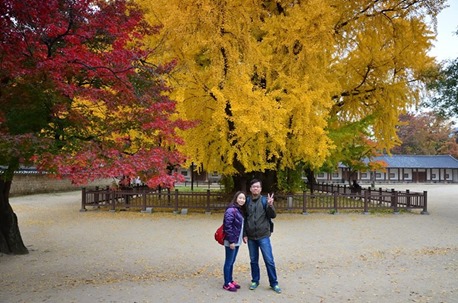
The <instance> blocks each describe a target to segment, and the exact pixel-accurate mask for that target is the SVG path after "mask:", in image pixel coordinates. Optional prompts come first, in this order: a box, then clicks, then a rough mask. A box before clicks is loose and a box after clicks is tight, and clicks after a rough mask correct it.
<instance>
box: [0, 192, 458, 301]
mask: <svg viewBox="0 0 458 303" xmlns="http://www.w3.org/2000/svg"><path fill="white" fill-rule="evenodd" d="M384 187H386V186H384ZM389 188H400V189H406V188H408V189H410V190H411V191H423V190H427V191H428V202H429V204H428V210H429V212H430V215H426V216H425V215H420V214H418V213H414V214H408V213H407V214H400V215H393V214H376V215H362V214H338V215H330V214H326V213H322V214H309V215H307V216H304V215H286V214H284V215H279V217H278V218H277V219H276V225H275V233H274V235H273V237H272V242H273V248H274V256H275V260H276V264H277V271H278V276H279V283H280V286H281V287H282V288H283V293H282V294H281V295H278V294H276V293H274V292H273V291H271V290H269V289H268V281H267V277H266V274H265V268H264V266H262V267H261V275H262V276H261V285H260V287H259V288H258V289H257V290H255V291H250V290H248V288H247V285H248V284H249V282H250V271H249V260H248V250H247V247H246V246H243V247H242V248H241V249H240V253H239V257H238V260H237V263H236V266H235V267H236V268H235V276H236V277H237V279H238V281H239V283H241V284H242V289H241V290H240V291H238V292H237V293H229V292H227V291H224V290H222V288H221V286H222V265H223V261H224V252H223V248H222V247H221V246H219V245H218V244H217V243H216V242H215V241H214V240H213V232H214V230H215V229H216V227H217V226H218V225H219V224H220V222H221V219H222V214H213V215H205V214H188V215H174V214H164V213H162V214H160V213H153V214H142V213H131V212H117V213H111V212H105V211H104V212H100V211H88V212H84V213H82V212H79V209H80V204H79V203H80V199H81V195H80V192H70V193H60V194H50V195H33V196H25V197H17V198H13V199H12V200H11V203H12V205H13V208H14V209H15V212H16V213H17V215H18V217H19V222H20V228H21V232H22V236H23V239H24V242H25V243H26V246H27V247H28V248H29V249H30V254H29V255H25V256H7V255H0V289H1V291H0V302H2V303H3V302H5V303H6V302H8V303H14V302H27V303H30V302H59V303H60V302H130V303H133V302H138V303H139V302H235V301H236V302H316V303H319V302H326V303H328V302H329V303H331V302H332V303H335V302H338V303H339V302H352V303H355V302H358V303H359V302H361V303H369V302H377V303H379V302H390V303H396V302H399V303H405V302H432V303H436V302H446V303H454V302H458V279H457V277H458V199H457V196H458V195H457V194H458V185H397V186H393V185H390V186H389Z"/></svg>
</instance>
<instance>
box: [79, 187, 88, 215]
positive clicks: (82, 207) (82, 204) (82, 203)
mask: <svg viewBox="0 0 458 303" xmlns="http://www.w3.org/2000/svg"><path fill="white" fill-rule="evenodd" d="M81 195H82V197H81V209H80V211H81V212H83V211H86V199H87V197H86V187H83V188H82V190H81Z"/></svg>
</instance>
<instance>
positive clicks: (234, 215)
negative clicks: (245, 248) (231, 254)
mask: <svg viewBox="0 0 458 303" xmlns="http://www.w3.org/2000/svg"><path fill="white" fill-rule="evenodd" d="M242 225H243V214H242V210H241V209H240V206H238V205H235V204H233V205H230V206H229V207H228V208H227V209H226V212H225V213H224V232H225V233H226V237H225V238H224V239H225V240H227V241H228V242H229V243H238V242H239V237H240V233H241V230H242Z"/></svg>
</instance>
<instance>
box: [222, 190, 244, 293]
mask: <svg viewBox="0 0 458 303" xmlns="http://www.w3.org/2000/svg"><path fill="white" fill-rule="evenodd" d="M245 199H246V196H245V194H244V193H243V192H242V191H238V192H236V193H235V195H234V197H233V198H232V201H231V203H229V206H228V207H227V209H226V211H225V213H224V232H225V233H226V237H225V238H224V249H225V250H226V259H225V261H224V267H223V272H224V285H223V288H224V289H225V290H228V291H237V289H239V288H240V285H238V284H237V282H235V281H234V279H233V278H232V272H233V269H234V263H235V259H236V257H237V253H238V251H239V247H240V244H242V239H243V218H244V214H243V213H244V211H243V206H244V205H245Z"/></svg>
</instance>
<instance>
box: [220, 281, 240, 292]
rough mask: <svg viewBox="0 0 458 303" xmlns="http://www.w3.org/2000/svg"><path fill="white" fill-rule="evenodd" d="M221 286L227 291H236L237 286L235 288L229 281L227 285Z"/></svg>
mask: <svg viewBox="0 0 458 303" xmlns="http://www.w3.org/2000/svg"><path fill="white" fill-rule="evenodd" d="M223 288H224V289H225V290H227V291H237V288H235V286H234V284H232V283H229V284H227V285H223Z"/></svg>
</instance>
